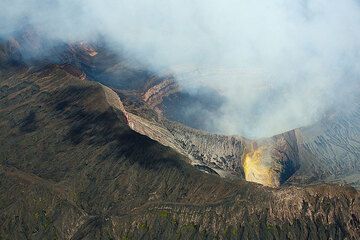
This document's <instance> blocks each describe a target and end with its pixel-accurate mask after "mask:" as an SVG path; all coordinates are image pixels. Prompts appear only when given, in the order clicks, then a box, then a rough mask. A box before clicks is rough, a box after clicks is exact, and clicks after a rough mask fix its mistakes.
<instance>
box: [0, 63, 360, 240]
mask: <svg viewBox="0 0 360 240" xmlns="http://www.w3.org/2000/svg"><path fill="white" fill-rule="evenodd" d="M0 79H1V81H0V89H1V91H0V93H1V95H0V105H1V110H0V133H1V136H0V146H1V147H0V156H1V159H0V160H1V161H0V178H1V181H0V192H1V194H0V209H1V211H0V219H1V221H0V223H1V224H0V236H1V238H2V239H14V238H15V239H109V238H113V239H122V238H124V237H127V238H129V239H139V238H143V239H153V238H157V239H166V238H174V237H178V238H180V239H189V238H190V239H203V238H207V239H215V238H221V239H238V238H243V239H284V238H290V239H308V238H312V239H327V238H333V239H342V238H345V237H348V238H350V239H351V238H352V239H356V238H358V237H359V216H360V209H359V205H360V202H359V200H360V199H359V193H358V192H357V191H356V190H354V189H352V188H348V187H339V186H336V185H319V186H312V187H306V188H297V187H287V188H283V189H278V190H275V189H269V188H266V187H262V186H260V185H257V184H252V183H249V182H245V181H241V180H226V179H223V178H220V177H218V176H216V175H212V174H206V173H203V172H201V171H198V170H196V169H195V168H193V167H192V166H191V165H189V164H188V163H187V162H189V161H190V160H189V159H187V158H185V157H184V156H182V155H180V154H179V153H177V152H176V151H174V150H172V149H171V148H169V147H164V146H163V145H161V144H159V143H157V142H156V141H154V140H151V139H149V138H148V137H146V136H143V135H141V134H138V133H137V132H135V131H133V130H131V129H130V128H129V127H128V125H127V124H128V122H127V120H126V116H125V114H124V113H125V112H124V109H123V106H122V103H121V101H120V99H119V98H118V96H117V95H116V94H115V93H114V92H113V91H112V90H110V89H109V88H107V87H104V86H103V85H101V84H98V83H94V82H89V81H87V80H86V79H84V78H83V77H81V75H77V74H75V73H74V72H73V71H71V73H69V71H68V66H66V65H49V66H46V67H44V68H43V69H40V70H31V69H29V68H28V67H26V66H22V67H19V66H18V67H16V68H14V63H12V64H6V68H2V69H1V76H0Z"/></svg>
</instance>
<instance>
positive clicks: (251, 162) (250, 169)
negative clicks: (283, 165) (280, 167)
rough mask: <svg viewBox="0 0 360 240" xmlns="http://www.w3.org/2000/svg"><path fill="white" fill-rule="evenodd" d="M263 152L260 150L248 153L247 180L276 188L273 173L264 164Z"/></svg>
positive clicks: (245, 165) (245, 168) (246, 161)
mask: <svg viewBox="0 0 360 240" xmlns="http://www.w3.org/2000/svg"><path fill="white" fill-rule="evenodd" d="M263 155H264V153H263V150H261V149H260V148H258V149H256V150H254V151H252V152H250V153H247V154H246V155H245V159H244V173H245V179H246V180H247V181H249V182H256V183H260V184H262V185H265V186H270V187H274V186H275V185H276V184H275V183H274V178H273V172H272V170H271V168H270V167H269V166H266V165H265V164H264V163H263V162H262V159H263Z"/></svg>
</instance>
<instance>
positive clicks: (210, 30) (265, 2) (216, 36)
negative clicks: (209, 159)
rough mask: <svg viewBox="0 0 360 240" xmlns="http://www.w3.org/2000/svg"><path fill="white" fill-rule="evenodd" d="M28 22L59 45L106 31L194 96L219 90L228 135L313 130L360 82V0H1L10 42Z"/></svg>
mask: <svg viewBox="0 0 360 240" xmlns="http://www.w3.org/2000/svg"><path fill="white" fill-rule="evenodd" d="M25 16H26V17H27V18H26V22H28V23H31V24H33V25H35V26H37V27H38V28H39V29H41V30H42V31H43V33H44V34H45V35H46V36H47V37H49V38H52V39H62V40H67V41H68V40H92V39H94V38H95V36H96V35H97V34H98V33H101V34H102V35H104V36H106V37H107V38H108V39H109V40H110V41H112V42H113V43H114V44H119V45H121V46H123V47H124V48H126V49H127V50H128V51H129V52H131V53H132V54H133V55H134V56H136V57H138V58H139V59H140V60H142V61H144V63H146V64H149V65H150V66H151V67H152V68H153V69H154V70H158V71H163V70H164V69H171V70H173V71H174V72H175V73H179V77H178V80H179V83H180V84H182V85H183V86H184V87H185V88H186V89H189V91H190V90H191V91H193V89H196V88H198V87H202V86H204V85H205V86H208V87H212V88H215V89H217V91H219V92H220V93H221V94H222V95H223V97H224V98H225V100H226V101H225V104H224V105H223V106H222V108H221V109H220V110H219V112H218V114H216V115H213V116H209V117H213V118H215V123H216V124H215V125H216V127H217V128H218V129H220V130H221V131H222V132H224V133H227V134H244V135H246V136H248V137H261V136H269V135H272V134H275V133H279V132H282V131H286V130H289V129H292V128H295V127H299V126H303V125H307V124H310V123H312V122H314V121H316V120H317V119H319V118H321V116H323V114H324V113H325V111H326V110H328V109H329V108H331V107H332V106H334V105H337V104H338V103H339V102H343V101H344V100H346V96H343V95H342V93H343V91H345V89H344V88H345V87H346V88H349V89H351V86H352V84H353V83H356V82H357V81H358V80H359V79H358V77H359V74H360V55H359V49H360V48H359V47H360V46H359V45H360V30H359V26H360V4H359V1H357V0H291V1H289V0H253V1H250V0H248V1H242V0H222V1H219V0H217V1H215V0H177V1H174V0H137V1H122V0H62V1H60V0H58V1H56V0H48V1H45V0H43V1H41V0H37V1H35V0H23V1H20V0H1V8H0V34H1V35H7V34H9V33H11V32H12V31H14V30H16V29H18V28H19V26H20V25H21V24H22V21H24V19H25V18H24V17H25ZM179 69H182V70H179ZM183 72H186V74H185V75H184V74H180V73H183ZM181 76H182V77H181ZM184 76H186V77H184ZM189 79H190V80H191V81H190V80H189Z"/></svg>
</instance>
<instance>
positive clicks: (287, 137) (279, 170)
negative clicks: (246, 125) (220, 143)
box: [243, 131, 299, 187]
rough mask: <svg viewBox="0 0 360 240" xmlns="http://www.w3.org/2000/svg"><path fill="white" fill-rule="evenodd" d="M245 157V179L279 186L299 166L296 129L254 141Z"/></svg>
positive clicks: (248, 147) (270, 185)
mask: <svg viewBox="0 0 360 240" xmlns="http://www.w3.org/2000/svg"><path fill="white" fill-rule="evenodd" d="M245 152H246V154H245V157H244V159H243V169H244V175H245V179H246V180H247V181H250V182H256V183H260V184H262V185H265V186H269V187H279V186H280V185H281V184H282V183H283V182H285V181H286V180H287V179H288V178H289V177H290V176H291V175H292V174H294V172H295V171H296V170H297V169H298V167H299V163H298V162H299V152H298V148H297V140H296V135H295V132H294V131H290V132H286V133H283V134H280V135H277V136H274V137H272V138H266V139H261V140H258V141H254V142H252V143H251V144H249V146H247V151H245Z"/></svg>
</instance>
